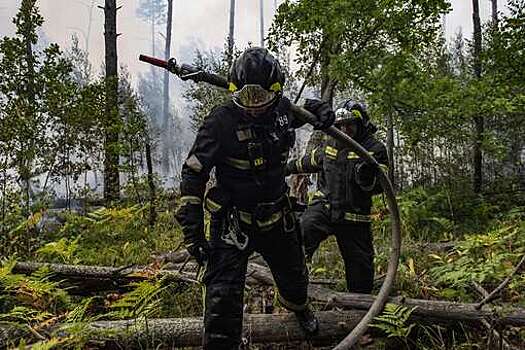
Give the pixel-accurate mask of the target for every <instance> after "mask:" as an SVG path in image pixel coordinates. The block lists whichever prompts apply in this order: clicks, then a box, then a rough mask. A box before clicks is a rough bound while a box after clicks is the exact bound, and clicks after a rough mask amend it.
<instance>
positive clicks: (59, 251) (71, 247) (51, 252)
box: [36, 236, 80, 264]
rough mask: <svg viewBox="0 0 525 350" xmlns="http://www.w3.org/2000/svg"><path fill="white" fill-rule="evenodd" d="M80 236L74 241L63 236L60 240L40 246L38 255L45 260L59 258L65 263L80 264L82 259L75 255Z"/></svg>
mask: <svg viewBox="0 0 525 350" xmlns="http://www.w3.org/2000/svg"><path fill="white" fill-rule="evenodd" d="M79 240H80V236H79V237H77V238H75V239H74V240H72V241H69V240H68V239H67V238H61V239H60V240H59V241H56V242H50V243H47V244H45V245H44V246H42V247H40V248H38V250H37V251H36V253H37V255H38V256H39V257H40V258H41V259H43V260H44V261H53V260H54V259H55V258H58V259H59V260H60V262H62V263H64V264H78V263H79V262H80V259H79V258H77V257H76V256H75V255H76V253H77V250H78V245H79V244H78V242H79Z"/></svg>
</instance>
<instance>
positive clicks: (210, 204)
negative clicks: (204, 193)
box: [206, 198, 222, 213]
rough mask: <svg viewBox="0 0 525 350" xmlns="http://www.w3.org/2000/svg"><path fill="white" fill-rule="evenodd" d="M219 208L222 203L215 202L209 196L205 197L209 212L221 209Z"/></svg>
mask: <svg viewBox="0 0 525 350" xmlns="http://www.w3.org/2000/svg"><path fill="white" fill-rule="evenodd" d="M221 208H222V205H220V204H219V203H217V202H214V201H212V200H211V199H209V198H206V209H208V210H209V211H210V212H212V213H216V212H218V211H219V210H221Z"/></svg>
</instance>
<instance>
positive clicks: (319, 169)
mask: <svg viewBox="0 0 525 350" xmlns="http://www.w3.org/2000/svg"><path fill="white" fill-rule="evenodd" d="M334 125H335V126H336V127H337V128H339V129H340V130H341V131H343V132H344V133H346V134H347V135H348V136H350V137H352V138H353V139H354V140H355V141H357V142H358V143H359V144H361V146H363V147H364V148H365V149H366V150H367V151H369V152H370V153H371V154H372V155H373V156H374V157H375V158H376V160H377V161H378V162H379V163H380V164H381V166H385V167H386V165H387V164H388V156H387V152H386V148H385V146H384V145H383V144H382V143H381V142H379V141H378V140H376V139H375V138H374V133H375V132H376V131H377V128H376V127H375V126H374V125H373V124H372V123H371V122H370V119H369V117H368V113H367V108H366V105H365V104H364V103H360V102H355V101H352V100H348V101H346V102H345V103H343V104H342V106H341V108H339V109H337V110H336V120H335V123H334ZM378 171H379V169H378V168H377V167H375V166H373V165H370V164H368V163H366V162H365V161H364V160H363V159H361V158H359V157H358V156H357V154H355V153H354V152H352V151H351V150H350V149H348V147H344V146H342V145H341V144H340V143H339V142H337V141H335V140H327V139H325V141H324V143H323V145H322V146H321V147H319V148H315V149H314V150H313V151H312V152H311V153H309V154H306V155H305V156H304V157H302V158H300V159H297V160H292V161H290V162H289V163H288V165H287V174H299V173H319V178H318V186H317V187H318V190H317V192H315V194H314V195H313V197H312V199H311V201H310V203H309V205H308V208H307V209H306V211H305V212H304V213H303V215H302V216H301V227H302V230H303V235H304V244H305V252H306V257H307V259H309V260H310V259H311V258H312V256H313V254H314V252H315V251H316V250H317V249H318V248H319V245H320V244H321V242H322V241H324V240H325V239H327V238H328V237H329V236H330V235H335V238H336V240H337V245H338V247H339V251H340V252H341V255H342V257H343V260H344V264H345V274H346V285H347V288H348V291H350V292H355V293H370V291H371V290H372V285H373V280H374V266H373V260H374V247H373V245H372V233H371V223H370V209H371V206H372V196H373V195H374V194H378V193H380V192H381V186H380V184H379V181H378V179H377V175H378Z"/></svg>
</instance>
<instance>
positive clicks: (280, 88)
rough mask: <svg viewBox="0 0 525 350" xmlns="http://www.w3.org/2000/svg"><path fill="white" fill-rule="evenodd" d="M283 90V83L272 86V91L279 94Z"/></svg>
mask: <svg viewBox="0 0 525 350" xmlns="http://www.w3.org/2000/svg"><path fill="white" fill-rule="evenodd" d="M281 90H282V87H281V83H279V82H278V81H277V82H275V83H273V84H272V86H270V91H274V92H279V91H281Z"/></svg>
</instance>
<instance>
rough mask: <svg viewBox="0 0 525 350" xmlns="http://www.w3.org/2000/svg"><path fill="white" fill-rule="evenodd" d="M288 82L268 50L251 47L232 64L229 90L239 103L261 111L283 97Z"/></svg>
mask: <svg viewBox="0 0 525 350" xmlns="http://www.w3.org/2000/svg"><path fill="white" fill-rule="evenodd" d="M284 81H285V78H284V75H283V72H282V70H281V65H280V64H279V62H278V61H277V60H276V59H275V58H274V57H273V56H272V55H271V54H270V53H269V52H268V50H266V49H264V48H261V47H250V48H248V49H246V50H245V51H244V52H243V53H242V54H241V56H239V58H237V59H236V60H235V62H233V64H232V67H231V69H230V75H229V82H230V84H229V90H230V92H232V95H233V96H232V99H233V102H234V103H235V104H236V105H237V106H239V107H240V108H242V109H244V110H247V111H250V112H260V111H264V110H266V109H267V108H268V107H270V106H272V105H275V103H276V102H278V101H279V100H280V98H281V97H282V88H283V85H284Z"/></svg>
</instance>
